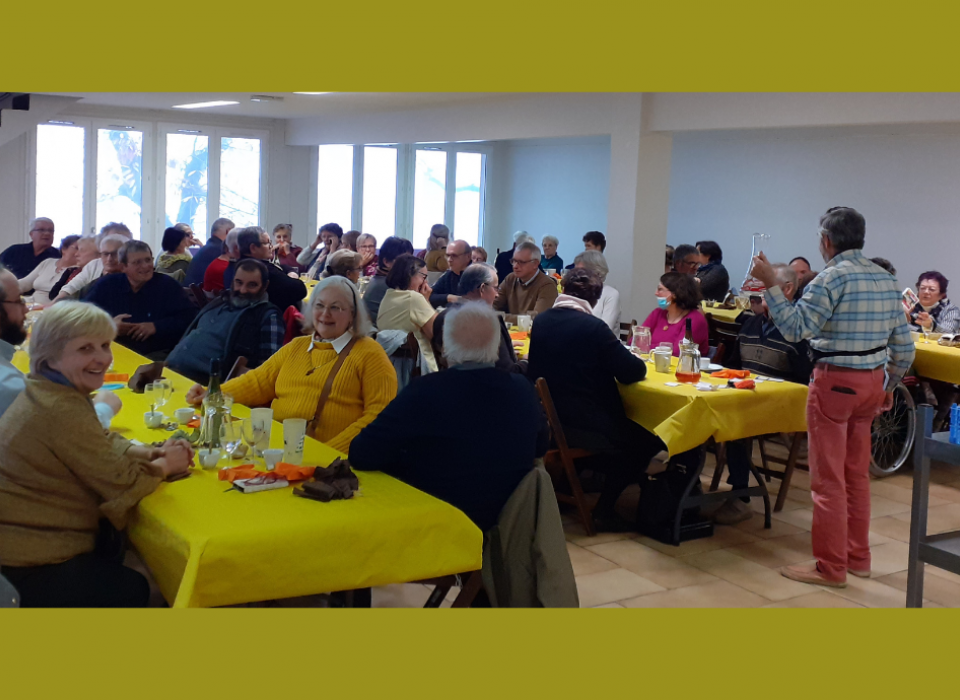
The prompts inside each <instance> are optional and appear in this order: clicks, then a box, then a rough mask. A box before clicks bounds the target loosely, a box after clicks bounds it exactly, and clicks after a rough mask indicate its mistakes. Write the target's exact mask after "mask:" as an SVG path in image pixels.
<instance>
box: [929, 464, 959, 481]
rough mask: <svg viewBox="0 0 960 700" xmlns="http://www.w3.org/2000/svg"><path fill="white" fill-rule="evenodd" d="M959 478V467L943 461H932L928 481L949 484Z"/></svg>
mask: <svg viewBox="0 0 960 700" xmlns="http://www.w3.org/2000/svg"><path fill="white" fill-rule="evenodd" d="M957 479H960V467H956V466H953V465H951V464H945V463H943V462H934V463H933V464H932V465H931V469H930V481H932V482H933V483H935V484H949V483H950V482H951V481H956V480H957Z"/></svg>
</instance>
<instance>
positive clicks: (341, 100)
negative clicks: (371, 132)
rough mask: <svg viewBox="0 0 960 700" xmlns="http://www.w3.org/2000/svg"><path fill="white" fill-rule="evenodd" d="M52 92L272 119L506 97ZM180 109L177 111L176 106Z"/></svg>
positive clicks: (85, 99)
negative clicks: (261, 98)
mask: <svg viewBox="0 0 960 700" xmlns="http://www.w3.org/2000/svg"><path fill="white" fill-rule="evenodd" d="M47 94H51V95H63V96H67V97H79V98H80V102H79V103H80V104H88V105H109V106H113V107H127V108H134V109H170V108H171V107H173V105H179V104H190V103H194V102H212V101H216V100H232V101H237V102H239V103H240V104H238V105H230V106H225V107H211V108H205V109H198V110H183V112H184V113H187V112H191V111H194V112H196V113H202V114H229V115H235V116H243V117H260V118H268V119H294V118H297V117H319V116H324V115H332V114H346V113H350V112H389V111H394V110H409V109H417V108H419V107H425V106H434V105H440V104H451V103H457V102H473V101H477V100H490V99H498V98H504V97H508V96H510V95H515V94H516V93H505V92H331V93H327V94H325V95H297V94H294V93H292V92H55V93H47ZM251 95H269V96H273V97H281V98H283V100H282V101H269V102H252V101H251V100H250V97H251ZM178 111H179V110H178Z"/></svg>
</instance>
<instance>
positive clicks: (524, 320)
mask: <svg viewBox="0 0 960 700" xmlns="http://www.w3.org/2000/svg"><path fill="white" fill-rule="evenodd" d="M517 328H519V329H520V330H521V331H522V332H524V333H528V332H529V331H530V329H531V328H533V319H532V318H531V317H530V316H517Z"/></svg>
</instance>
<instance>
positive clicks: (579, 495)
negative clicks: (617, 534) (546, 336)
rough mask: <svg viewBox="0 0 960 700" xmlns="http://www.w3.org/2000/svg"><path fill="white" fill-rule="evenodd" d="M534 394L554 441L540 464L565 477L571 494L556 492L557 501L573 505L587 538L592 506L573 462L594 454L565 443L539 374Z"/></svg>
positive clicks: (591, 522) (548, 392)
mask: <svg viewBox="0 0 960 700" xmlns="http://www.w3.org/2000/svg"><path fill="white" fill-rule="evenodd" d="M537 393H538V394H539V395H540V402H541V403H542V404H543V410H544V411H545V412H546V414H547V423H548V424H549V426H550V432H551V433H553V442H554V443H556V446H557V447H556V449H553V450H548V451H547V453H546V454H545V455H544V457H543V463H544V467H546V469H547V472H549V474H550V475H551V476H553V477H557V476H559V475H560V474H563V476H565V477H566V479H567V483H568V484H569V485H570V490H571V491H572V492H573V493H572V495H567V494H565V493H560V492H559V491H558V492H557V501H559V502H560V503H566V504H568V505H573V506H576V508H577V513H578V514H579V516H580V522H581V523H583V529H584V530H586V533H587V536H588V537H593V536H594V535H595V534H596V532H595V530H594V529H593V518H592V517H591V512H592V511H593V505H594V504H591V503H588V502H587V497H586V495H585V494H584V492H583V487H582V486H581V485H580V477H579V476H578V475H577V469H576V467H575V466H574V461H576V460H578V459H583V458H585V457H592V456H594V453H593V452H590V451H588V450H582V449H577V448H570V447H569V446H568V445H567V438H566V436H565V435H564V432H563V426H562V425H560V418H559V416H558V415H557V409H556V407H555V406H554V405H553V399H552V398H551V397H550V389H549V388H548V387H547V380H546V379H544V378H543V377H540V378H539V379H538V380H537Z"/></svg>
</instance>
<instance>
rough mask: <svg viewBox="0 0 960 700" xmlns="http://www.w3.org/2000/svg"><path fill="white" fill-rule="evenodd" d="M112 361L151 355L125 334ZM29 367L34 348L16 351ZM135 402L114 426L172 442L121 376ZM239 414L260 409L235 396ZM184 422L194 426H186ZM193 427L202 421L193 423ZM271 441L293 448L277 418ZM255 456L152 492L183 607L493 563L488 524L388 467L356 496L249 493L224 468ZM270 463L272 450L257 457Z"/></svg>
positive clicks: (150, 518)
mask: <svg viewBox="0 0 960 700" xmlns="http://www.w3.org/2000/svg"><path fill="white" fill-rule="evenodd" d="M112 347H113V356H114V362H113V367H112V368H111V372H112V373H114V374H116V375H118V376H119V377H120V378H121V379H122V378H123V375H129V376H132V375H133V374H134V372H135V371H136V370H137V368H138V367H140V366H142V365H145V364H149V361H148V360H147V359H146V358H144V357H141V356H139V355H137V354H136V353H134V352H133V351H131V350H129V349H128V348H125V347H123V346H122V345H120V344H118V343H114V344H113V346H112ZM13 363H14V365H16V366H17V367H18V368H19V369H21V371H26V370H27V366H28V363H29V359H28V357H27V353H25V352H23V351H21V352H18V353H17V355H16V356H15V357H14V360H13ZM163 376H164V378H166V379H168V380H170V382H171V384H172V388H173V392H172V395H171V397H170V399H169V400H168V403H167V404H166V405H164V406H162V407H159V409H158V410H161V411H162V412H163V413H164V414H166V415H167V416H172V415H173V413H174V411H175V410H176V409H178V408H185V407H186V406H187V402H186V400H185V394H186V392H187V390H188V389H189V388H190V387H191V386H192V384H193V382H192V381H190V380H188V379H186V378H185V377H182V376H181V375H178V374H177V373H175V372H172V371H171V370H169V369H164V371H163ZM112 390H114V391H115V393H116V395H117V397H118V398H120V400H121V401H122V402H123V408H122V409H121V411H120V412H119V414H117V415H116V416H115V417H114V419H113V423H112V425H111V429H112V430H114V431H115V432H117V433H118V434H119V435H121V436H122V437H125V438H128V439H130V440H135V441H137V442H140V443H144V444H150V443H160V442H162V441H164V440H166V439H168V438H169V437H170V436H171V435H172V434H173V433H172V432H170V431H168V430H167V429H165V428H164V427H161V428H157V429H151V428H148V427H146V426H145V424H144V413H145V412H146V411H148V410H150V405H149V403H148V399H147V397H146V396H145V394H144V393H136V392H134V391H133V390H132V389H130V388H129V387H128V386H126V384H125V383H123V382H120V383H118V384H117V385H114V388H113V389H112ZM232 413H233V416H235V417H236V418H237V419H243V418H246V417H248V416H249V408H247V407H246V406H242V405H239V404H236V403H235V404H233V407H232ZM180 427H184V426H180ZM186 432H188V433H189V432H190V429H189V428H187V429H186ZM270 446H271V447H274V448H282V447H283V427H282V425H281V424H279V423H276V422H274V423H273V424H272V429H271V435H270ZM344 456H345V455H343V454H341V453H339V452H337V451H336V450H333V449H331V448H330V447H328V446H326V445H324V444H323V443H321V442H318V441H316V440H313V439H311V438H309V437H307V438H306V439H305V441H304V454H303V465H305V466H328V465H329V464H330V463H331V462H332V461H333V460H334V459H336V458H337V457H344ZM249 462H250V460H249V459H246V460H233V459H230V458H229V456H224V457H222V458H221V460H220V462H219V464H218V465H217V466H216V467H215V468H212V469H203V468H200V467H198V466H193V467H191V469H190V471H189V476H188V477H187V478H184V479H180V480H177V481H172V482H164V483H161V484H160V485H159V487H158V488H157V489H156V491H154V492H153V493H152V494H150V495H149V496H146V497H145V498H143V499H142V500H141V501H140V503H139V505H138V506H137V509H136V513H135V514H134V517H133V518H132V522H131V524H130V526H129V528H128V534H129V540H130V543H131V544H132V545H133V546H134V547H135V548H136V550H137V551H138V552H139V554H140V556H141V558H142V559H143V561H144V563H145V564H146V565H147V566H148V567H149V569H150V571H151V573H152V574H153V577H154V579H155V580H156V582H157V585H158V587H159V589H160V591H161V593H162V594H163V596H164V598H165V599H166V600H167V602H168V603H169V604H171V605H172V606H173V607H214V606H224V605H235V604H241V603H250V602H258V601H266V600H275V599H282V598H291V597H297V596H304V595H311V594H317V593H325V592H333V591H345V590H354V589H359V588H367V587H372V586H380V585H385V584H391V583H404V582H410V581H422V580H427V579H431V578H436V577H440V576H448V575H451V574H459V573H464V572H471V571H476V570H478V569H480V567H481V551H482V544H483V534H482V533H481V531H480V530H479V529H478V528H477V527H476V526H475V525H474V524H473V523H472V522H471V521H470V519H469V518H467V516H466V515H464V513H463V512H461V511H460V510H458V509H457V508H454V507H453V506H451V505H449V504H447V503H445V502H443V501H440V500H439V499H436V498H434V497H432V496H429V495H427V494H426V493H423V492H422V491H419V490H417V489H415V488H413V487H411V486H408V485H406V484H404V483H403V482H401V481H399V480H397V479H394V478H392V477H390V476H387V475H386V474H383V473H381V472H357V477H358V479H359V482H360V488H359V491H357V492H356V493H355V494H354V496H353V497H352V498H349V499H344V500H336V501H331V502H329V503H322V502H319V501H314V500H309V499H305V498H297V497H295V496H294V494H293V488H294V487H293V486H287V487H285V488H280V489H276V490H269V491H259V492H254V493H242V492H240V491H238V490H236V489H234V488H232V486H231V484H230V483H229V482H228V481H221V480H220V479H219V478H218V476H219V471H220V469H222V468H224V467H229V466H239V465H241V464H244V463H249ZM255 466H257V467H258V468H259V469H261V470H262V469H264V466H263V463H262V461H260V462H259V463H258V464H256V465H255Z"/></svg>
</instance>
